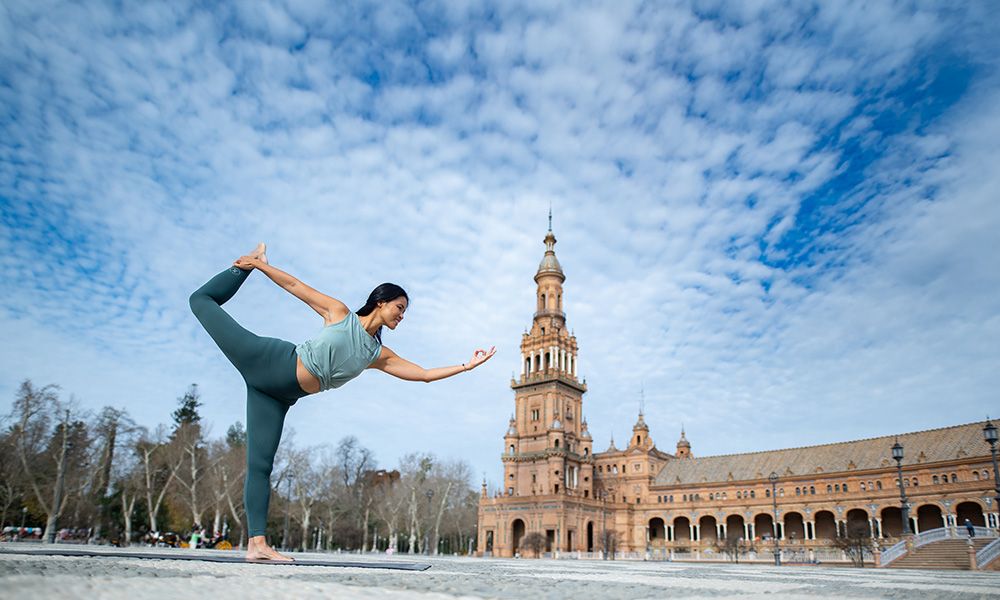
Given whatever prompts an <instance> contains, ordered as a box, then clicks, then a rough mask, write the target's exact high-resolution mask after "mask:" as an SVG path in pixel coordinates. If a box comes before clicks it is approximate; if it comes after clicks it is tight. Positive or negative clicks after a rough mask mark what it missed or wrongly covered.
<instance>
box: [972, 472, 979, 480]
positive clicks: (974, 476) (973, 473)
mask: <svg viewBox="0 0 1000 600" xmlns="http://www.w3.org/2000/svg"><path fill="white" fill-rule="evenodd" d="M972 478H973V479H974V480H976V481H979V471H973V472H972Z"/></svg>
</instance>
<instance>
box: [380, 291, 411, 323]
mask: <svg viewBox="0 0 1000 600" xmlns="http://www.w3.org/2000/svg"><path fill="white" fill-rule="evenodd" d="M408 304H409V303H408V302H407V301H406V297H405V296H400V297H399V298H396V299H395V300H390V301H389V302H385V303H383V304H381V305H380V306H379V311H381V315H382V320H383V321H385V325H386V327H388V328H389V329H395V328H396V325H399V323H400V321H402V320H403V313H405V312H406V307H407V305H408Z"/></svg>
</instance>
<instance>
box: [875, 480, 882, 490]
mask: <svg viewBox="0 0 1000 600" xmlns="http://www.w3.org/2000/svg"><path fill="white" fill-rule="evenodd" d="M875 487H876V488H877V489H882V482H881V481H876V482H875Z"/></svg>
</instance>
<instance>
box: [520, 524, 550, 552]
mask: <svg viewBox="0 0 1000 600" xmlns="http://www.w3.org/2000/svg"><path fill="white" fill-rule="evenodd" d="M547 542H548V540H546V539H545V535H543V534H541V533H539V532H537V531H532V532H531V533H529V534H527V535H525V536H524V537H523V538H521V543H520V547H521V548H524V549H525V550H529V551H531V552H534V553H535V558H538V557H540V556H541V555H542V551H543V550H545V546H546V543H547Z"/></svg>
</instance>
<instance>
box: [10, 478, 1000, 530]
mask: <svg viewBox="0 0 1000 600" xmlns="http://www.w3.org/2000/svg"><path fill="white" fill-rule="evenodd" d="M994 470H996V469H994ZM27 514H28V507H27V506H22V507H21V529H18V530H17V534H18V535H21V531H23V530H24V517H25V516H27Z"/></svg>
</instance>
